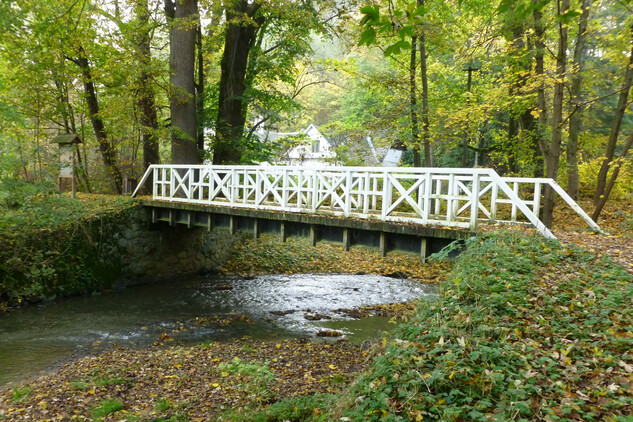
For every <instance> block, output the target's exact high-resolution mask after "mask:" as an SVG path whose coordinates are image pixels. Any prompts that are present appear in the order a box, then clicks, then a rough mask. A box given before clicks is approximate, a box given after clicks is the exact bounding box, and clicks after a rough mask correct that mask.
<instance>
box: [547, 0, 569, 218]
mask: <svg viewBox="0 0 633 422" xmlns="http://www.w3.org/2000/svg"><path fill="white" fill-rule="evenodd" d="M557 7H558V15H559V16H562V15H564V14H565V13H566V12H567V11H568V10H569V0H558V1H557ZM558 34H559V35H558V52H557V54H556V84H555V85H554V100H553V102H552V141H551V143H550V145H549V148H548V149H547V152H546V154H545V166H546V171H547V177H549V178H552V179H554V180H556V179H557V178H558V165H559V162H560V152H561V142H562V139H563V96H564V91H563V90H564V89H565V83H564V79H565V72H566V71H567V26H566V25H565V24H563V23H562V22H560V23H559V24H558ZM544 196H545V201H544V202H543V217H542V221H543V224H545V226H547V227H551V226H552V219H553V215H554V206H555V205H556V193H555V192H554V190H553V189H552V188H550V187H549V186H546V188H545V191H544Z"/></svg>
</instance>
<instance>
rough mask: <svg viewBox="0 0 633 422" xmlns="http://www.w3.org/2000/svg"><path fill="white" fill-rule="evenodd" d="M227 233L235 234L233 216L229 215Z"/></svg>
mask: <svg viewBox="0 0 633 422" xmlns="http://www.w3.org/2000/svg"><path fill="white" fill-rule="evenodd" d="M229 233H230V234H231V235H233V234H235V217H234V216H232V215H231V216H229Z"/></svg>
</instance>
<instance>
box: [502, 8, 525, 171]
mask: <svg viewBox="0 0 633 422" xmlns="http://www.w3.org/2000/svg"><path fill="white" fill-rule="evenodd" d="M513 11H514V10H513ZM514 12H515V11H514ZM515 13H516V12H515ZM509 26H510V31H511V33H512V52H511V53H510V54H508V56H509V57H510V60H511V63H512V64H511V69H512V70H511V73H512V74H514V75H524V72H525V70H526V69H525V68H526V67H527V66H529V65H527V66H526V64H525V63H522V60H524V59H523V58H522V56H523V55H524V54H525V41H524V40H523V36H524V35H525V28H524V26H523V22H522V21H517V19H515V18H514V16H513V15H511V17H510V23H509ZM526 81H527V75H525V76H519V77H518V79H517V80H516V81H514V83H512V84H511V85H510V88H509V95H510V97H513V98H516V99H517V100H519V101H520V100H522V98H521V97H522V96H523V88H524V87H525V84H526ZM520 131H521V124H520V121H519V115H518V114H516V113H513V112H512V111H510V113H509V118H508V150H507V151H506V152H505V153H506V157H507V159H508V170H509V171H510V172H511V173H514V174H517V173H518V172H519V165H518V159H517V151H518V144H519V133H520Z"/></svg>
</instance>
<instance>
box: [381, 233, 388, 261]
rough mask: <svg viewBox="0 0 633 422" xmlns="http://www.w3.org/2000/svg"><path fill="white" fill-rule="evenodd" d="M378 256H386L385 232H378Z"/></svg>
mask: <svg viewBox="0 0 633 422" xmlns="http://www.w3.org/2000/svg"><path fill="white" fill-rule="evenodd" d="M379 249H380V256H382V257H383V258H384V257H386V256H387V235H386V234H385V232H380V246H379Z"/></svg>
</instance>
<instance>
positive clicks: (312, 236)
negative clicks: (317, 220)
mask: <svg viewBox="0 0 633 422" xmlns="http://www.w3.org/2000/svg"><path fill="white" fill-rule="evenodd" d="M316 244H317V232H316V227H314V224H310V245H312V246H316Z"/></svg>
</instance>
